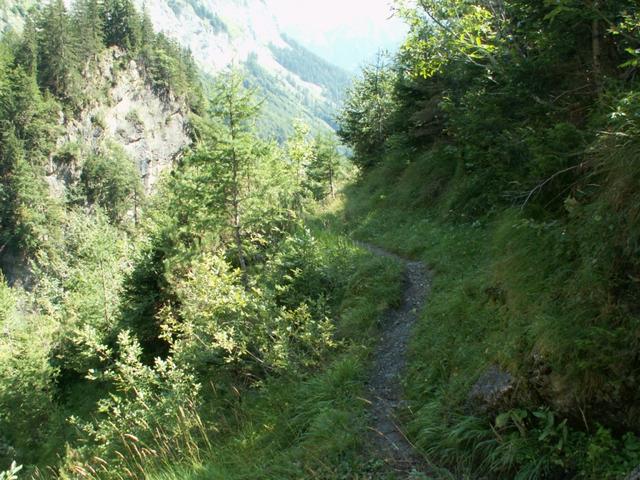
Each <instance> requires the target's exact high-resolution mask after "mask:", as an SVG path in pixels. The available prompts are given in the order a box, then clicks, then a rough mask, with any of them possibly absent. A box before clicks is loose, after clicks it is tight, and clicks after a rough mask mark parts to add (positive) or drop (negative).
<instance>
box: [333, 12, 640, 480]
mask: <svg viewBox="0 0 640 480" xmlns="http://www.w3.org/2000/svg"><path fill="white" fill-rule="evenodd" d="M402 14H403V15H404V16H405V17H406V18H407V19H408V20H409V21H410V26H411V29H410V32H409V36H408V39H407V41H406V43H405V45H404V46H403V48H402V49H401V52H400V53H399V54H398V56H397V57H396V58H395V60H394V62H393V63H392V64H389V65H386V66H385V65H383V64H382V65H381V64H378V65H374V66H373V67H371V68H370V69H368V70H365V73H364V75H363V76H362V78H361V80H360V81H359V83H358V84H356V86H355V87H354V89H353V92H352V96H351V99H350V100H348V101H347V103H346V108H345V110H344V111H343V113H342V124H341V136H342V138H343V139H344V140H345V141H346V142H347V143H349V144H351V145H352V146H353V148H354V151H355V152H356V157H355V159H354V160H355V162H356V163H358V164H360V165H361V166H362V167H363V172H362V176H361V179H360V181H359V182H358V183H357V184H356V185H355V186H353V187H352V188H351V189H350V190H348V191H347V194H346V198H347V201H346V207H345V212H344V215H345V216H346V219H347V220H348V222H350V223H352V224H353V227H352V229H353V232H354V235H356V236H357V237H358V238H362V239H364V240H367V241H374V242H378V243H380V244H381V245H383V246H385V247H387V248H390V249H392V250H395V251H398V252H400V253H402V254H405V255H409V256H419V257H420V258H422V259H424V261H425V262H427V263H428V264H429V265H431V266H432V268H433V269H434V274H435V280H434V288H433V292H432V295H431V298H430V300H429V304H428V307H427V309H426V311H425V312H424V314H423V317H422V321H421V323H420V324H419V326H418V328H417V331H416V337H415V339H414V343H413V354H412V360H411V362H410V364H411V366H410V372H409V373H408V377H407V391H408V395H409V397H410V400H411V412H412V413H410V414H408V416H407V422H408V425H409V426H410V430H411V438H412V439H413V440H414V441H415V442H416V444H417V445H418V446H419V447H420V448H421V449H423V451H424V452H425V453H426V454H427V455H428V456H429V457H430V458H432V459H433V460H434V461H436V462H441V463H442V464H443V465H447V466H452V467H453V468H454V469H457V470H458V471H459V472H460V473H465V472H466V473H468V472H471V471H473V472H475V473H476V474H483V475H489V476H490V477H491V478H493V477H496V478H505V477H509V478H557V477H558V476H560V477H562V478H566V477H568V478H593V479H596V478H598V479H600V478H622V477H624V476H625V474H626V473H628V472H630V471H631V470H632V469H633V468H634V467H635V465H636V464H637V463H639V462H640V455H639V448H638V445H639V444H640V441H639V439H638V437H637V436H636V433H637V431H638V428H639V426H640V424H639V423H638V418H640V417H638V412H637V405H638V397H637V392H638V384H637V378H636V377H637V369H638V361H637V360H638V355H637V351H638V345H637V341H636V340H637V327H638V300H639V299H640V291H639V290H638V285H639V284H638V281H637V272H638V267H639V265H638V262H637V259H638V234H639V232H640V231H639V230H638V227H637V226H638V222H637V220H638V211H637V196H638V169H637V167H636V166H635V157H636V156H637V152H638V145H637V141H636V138H637V130H638V122H637V119H636V114H635V112H636V110H637V94H636V90H637V87H638V84H637V81H636V73H637V51H636V49H637V47H638V45H639V44H640V36H638V32H639V28H640V27H639V25H640V24H639V23H638V17H637V15H638V11H637V5H636V4H635V2H625V1H619V2H606V3H605V2H581V1H573V0H568V1H563V2H541V3H536V4H535V5H534V4H533V3H531V2H522V1H518V0H515V1H507V2H499V3H489V2H458V1H456V0H451V1H444V2H443V1H438V2H430V1H423V2H419V4H418V6H417V7H412V8H404V9H402ZM382 78H384V79H389V78H390V79H392V81H386V80H385V81H384V82H381V79H382ZM382 86H386V87H385V88H386V90H381V88H382ZM375 106H377V107H378V108H379V112H380V114H379V115H377V116H372V117H371V118H368V117H367V118H365V117H362V116H359V114H358V112H359V109H366V110H367V111H369V112H372V111H374V107H375ZM363 122H364V125H363ZM381 139H382V140H381ZM492 366H498V367H499V368H500V369H503V370H504V371H507V372H509V373H510V374H511V375H512V376H513V377H514V379H515V386H514V388H513V391H512V392H511V394H510V395H509V396H508V397H506V398H502V399H501V403H500V404H499V405H498V406H497V410H495V409H494V410H492V411H488V412H487V411H481V410H479V409H478V408H473V407H470V403H469V401H470V400H469V398H470V397H469V395H470V391H471V389H472V387H473V385H474V383H475V382H476V381H477V380H478V379H479V378H481V377H482V375H483V373H485V372H487V370H488V369H489V368H490V367H492Z"/></svg>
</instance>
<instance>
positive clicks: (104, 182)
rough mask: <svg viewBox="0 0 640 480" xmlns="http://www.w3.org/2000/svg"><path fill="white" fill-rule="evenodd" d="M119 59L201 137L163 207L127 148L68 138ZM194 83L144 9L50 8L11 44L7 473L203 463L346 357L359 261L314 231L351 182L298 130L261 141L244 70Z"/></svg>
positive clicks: (2, 73) (5, 227)
mask: <svg viewBox="0 0 640 480" xmlns="http://www.w3.org/2000/svg"><path fill="white" fill-rule="evenodd" d="M113 52H116V53H115V54H114V53H113ZM105 58H107V59H108V61H111V60H112V59H115V60H114V61H115V62H118V60H119V61H120V63H121V65H118V64H117V63H116V65H115V67H114V68H116V69H118V68H122V69H125V68H130V65H132V64H134V65H137V66H138V68H139V71H140V72H139V73H140V75H141V77H142V78H143V79H144V81H146V82H147V84H148V86H149V87H151V90H153V92H155V94H156V95H157V96H158V98H159V99H160V100H166V101H168V102H169V101H171V102H181V103H182V104H184V105H186V106H187V107H188V108H190V110H191V113H192V118H191V120H192V122H191V124H190V125H189V127H188V128H189V133H190V134H191V136H192V139H193V144H192V145H191V147H190V148H185V151H184V152H182V154H181V157H180V161H179V164H177V165H176V168H175V169H174V171H173V172H172V173H171V174H170V175H167V176H166V178H164V179H163V180H162V181H161V182H160V187H159V188H158V191H157V192H156V193H155V194H154V195H152V196H150V197H148V198H145V195H144V191H143V189H142V183H141V171H140V170H139V166H138V165H136V164H134V162H133V161H132V160H131V158H129V157H128V156H127V154H126V152H125V150H124V148H123V147H122V146H121V145H120V144H118V143H116V142H115V141H109V142H106V141H104V142H102V141H101V142H98V143H97V144H95V145H93V144H90V143H89V142H87V144H86V145H83V144H80V143H79V142H69V141H66V142H65V141H62V140H61V136H62V135H63V134H64V130H65V127H66V124H65V123H64V120H65V119H67V118H73V116H74V115H75V114H76V113H77V112H79V111H81V110H83V109H84V108H86V107H87V106H88V105H93V104H94V103H95V102H99V101H101V100H104V101H108V100H106V99H102V98H101V97H100V95H101V92H100V91H97V92H96V91H95V90H96V89H95V88H94V87H93V85H92V84H91V82H86V84H83V80H81V79H82V77H89V78H91V76H92V75H93V74H94V69H95V70H97V71H100V70H99V69H100V68H102V64H103V63H104V62H105V61H107V60H105ZM198 75H199V74H198V72H197V71H196V68H195V66H194V63H193V60H192V59H191V57H190V55H189V54H188V52H185V51H183V50H182V49H181V48H180V47H178V46H177V45H176V44H174V43H173V42H171V41H170V40H168V39H167V38H166V37H165V36H163V35H158V34H156V33H154V32H153V29H152V28H151V24H150V22H149V19H148V17H147V16H146V15H144V14H140V13H138V12H137V11H136V9H135V8H134V7H133V4H132V3H131V2H130V1H129V0H108V1H96V0H78V1H77V2H75V3H74V7H73V10H71V11H70V12H69V11H67V10H66V8H65V5H64V3H63V2H62V1H61V0H60V1H58V0H55V1H53V2H50V3H48V4H47V5H46V6H44V7H43V8H42V9H41V10H39V11H37V12H35V11H34V12H33V14H32V15H30V16H29V18H28V20H27V23H26V25H25V29H24V33H23V35H21V36H17V35H13V34H12V35H6V36H5V37H3V39H2V41H1V42H0V124H1V129H0V131H1V132H2V134H1V137H0V197H1V201H0V204H1V205H2V207H1V210H0V222H1V224H0V226H1V232H2V233H1V234H0V235H1V237H0V259H1V260H2V272H3V274H2V275H0V329H1V330H2V332H3V335H2V338H1V339H0V365H1V366H0V432H1V433H0V471H1V472H2V473H0V478H14V475H15V474H18V472H20V475H23V474H26V475H27V476H28V475H33V476H36V477H38V478H42V477H47V476H51V477H55V478H59V477H63V478H76V477H78V476H80V477H87V476H89V477H93V478H123V477H127V478H142V477H143V476H144V475H145V470H146V469H148V470H149V471H151V470H154V469H158V468H159V467H160V466H161V465H164V466H167V465H168V464H169V463H171V462H176V463H178V462H183V461H184V460H185V459H191V460H192V461H196V460H198V459H201V458H202V457H201V455H203V454H204V452H209V450H210V449H211V445H212V442H213V441H214V437H215V435H216V432H219V429H221V428H222V426H221V425H222V423H223V422H224V421H225V420H224V418H226V416H227V415H229V414H231V412H234V409H233V408H231V406H230V405H231V404H232V403H233V402H232V401H233V399H234V398H235V396H236V395H240V394H241V392H243V393H242V394H244V392H248V393H247V394H249V393H250V392H254V391H260V390H261V389H263V388H266V387H265V385H266V384H267V383H269V382H271V381H276V379H281V378H288V377H290V376H292V375H296V376H298V377H301V378H304V377H306V376H309V375H310V373H311V372H312V371H314V370H315V369H318V368H319V367H320V366H322V365H323V363H324V362H325V361H326V359H327V358H328V357H327V355H328V353H329V352H332V351H337V349H338V346H339V342H338V339H337V338H336V335H335V331H336V325H335V323H334V318H335V316H336V314H337V310H338V308H339V307H340V301H341V296H342V295H344V292H345V289H346V288H347V287H348V275H349V274H350V272H352V271H353V269H351V268H350V267H346V266H344V265H342V264H339V262H341V261H342V259H341V257H340V255H338V254H329V253H327V252H326V251H324V250H323V249H322V248H321V245H320V244H319V242H318V240H317V239H316V238H315V236H314V235H313V234H312V233H311V232H310V231H309V229H308V228H307V227H306V226H305V224H304V221H303V217H304V215H305V214H306V211H307V210H308V209H309V208H310V207H311V206H312V205H313V204H314V202H322V201H324V200H325V198H326V197H328V196H330V195H331V192H335V182H337V181H339V180H340V179H341V178H344V175H345V172H346V162H345V161H344V159H343V157H342V156H340V155H339V154H338V150H337V144H336V143H335V141H333V140H332V139H330V138H329V137H323V138H321V139H320V138H319V139H318V140H316V139H313V138H311V136H310V135H309V129H308V127H305V126H303V125H302V124H300V127H299V128H298V130H296V131H299V132H300V133H299V134H297V135H296V136H295V138H292V139H291V140H290V142H288V143H287V147H286V148H285V147H280V146H279V145H278V144H277V143H276V142H275V141H274V140H265V139H263V138H262V137H260V136H258V134H257V130H256V122H257V119H258V118H259V113H260V102H259V101H258V100H257V99H256V98H255V96H254V91H253V90H249V89H247V88H246V85H247V82H246V81H245V80H244V78H243V77H242V75H241V74H240V73H239V72H229V73H228V74H224V75H221V76H220V78H219V79H216V82H215V85H214V87H213V89H212V91H211V98H209V99H208V100H207V101H205V100H204V99H203V95H202V88H201V86H200V84H199V82H198V80H197V79H198ZM114 78H115V79H116V80H114V81H117V77H114ZM131 115H133V116H135V115H134V114H130V116H131ZM133 120H135V118H134V119H133ZM91 121H92V123H93V124H94V125H97V127H100V124H101V122H103V121H104V120H101V119H100V118H92V120H91ZM128 121H129V120H128ZM294 144H295V149H294V148H293V146H292V145H294ZM294 150H295V154H294V153H293V152H294ZM53 166H56V167H64V169H65V170H64V171H66V172H69V173H68V178H66V179H63V180H59V179H58V180H57V181H64V182H66V183H65V185H64V187H63V188H62V189H61V191H53V187H52V183H51V176H52V175H54V174H55V173H54V171H53ZM345 248H346V247H345ZM349 254H350V255H353V256H358V255H360V253H359V252H358V251H357V250H356V249H352V250H351V251H349ZM290 378H294V377H290ZM14 461H16V462H17V463H15V464H14V463H12V462H14ZM20 465H22V467H20ZM7 468H9V470H6V471H4V470H5V469H7Z"/></svg>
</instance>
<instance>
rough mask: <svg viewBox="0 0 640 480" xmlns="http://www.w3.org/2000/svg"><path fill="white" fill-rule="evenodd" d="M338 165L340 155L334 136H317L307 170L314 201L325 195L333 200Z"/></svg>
mask: <svg viewBox="0 0 640 480" xmlns="http://www.w3.org/2000/svg"><path fill="white" fill-rule="evenodd" d="M339 164H340V153H339V152H338V143H337V141H336V139H335V138H334V136H332V135H328V134H320V135H318V136H317V137H316V138H315V141H314V155H313V158H312V161H311V164H310V165H309V168H308V176H309V179H310V180H311V184H312V190H313V193H314V196H315V197H316V199H318V200H320V199H322V198H324V197H326V196H327V195H330V196H331V198H335V194H336V175H337V170H338V166H339Z"/></svg>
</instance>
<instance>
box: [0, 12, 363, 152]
mask: <svg viewBox="0 0 640 480" xmlns="http://www.w3.org/2000/svg"><path fill="white" fill-rule="evenodd" d="M65 1H66V3H68V4H71V3H73V1H72V0H65ZM133 2H134V3H135V5H136V6H137V8H138V9H139V10H140V11H143V10H144V11H146V12H147V14H148V15H149V17H150V18H151V21H152V23H153V26H154V28H155V29H156V30H157V31H161V32H163V33H164V34H165V35H167V36H168V37H170V38H172V39H174V40H176V41H177V42H178V43H180V44H181V45H182V46H183V47H186V48H188V49H189V50H190V51H191V53H192V55H193V57H194V59H195V60H196V62H197V64H198V65H199V67H200V68H201V69H202V71H203V72H204V73H205V78H206V77H210V76H215V75H216V74H217V73H218V72H220V71H221V70H223V69H224V68H226V67H227V66H229V65H230V64H235V65H238V66H244V67H246V70H247V73H248V77H249V78H248V81H249V83H250V84H251V85H253V86H255V87H257V89H258V90H259V91H260V94H262V95H264V100H265V102H264V107H263V110H264V114H263V117H262V118H261V119H260V122H259V123H260V125H259V127H260V129H261V131H262V132H264V133H265V134H266V135H269V136H275V137H276V138H278V139H280V140H282V139H283V138H284V137H286V136H287V135H288V134H289V133H290V132H291V131H292V129H291V125H292V123H293V120H294V119H301V120H303V121H304V122H306V123H308V124H309V125H310V126H311V127H312V129H313V130H315V131H322V130H329V129H333V128H335V120H334V116H335V113H336V111H337V109H338V108H339V106H340V103H341V100H342V96H343V93H344V92H345V90H346V88H347V86H348V85H349V83H350V80H351V78H350V75H349V74H348V73H347V72H346V71H344V70H342V69H340V68H339V67H336V66H334V65H332V64H330V63H329V62H327V61H325V60H323V59H322V58H320V57H319V56H317V55H315V54H314V53H312V52H310V51H309V50H308V49H306V48H305V47H303V46H302V45H301V44H300V43H298V42H296V41H295V40H294V39H292V38H290V37H288V36H286V35H285V34H284V33H283V32H282V31H281V30H280V27H279V26H278V22H277V20H276V18H275V17H274V16H273V14H272V12H271V10H270V8H269V4H268V2H267V1H265V0H133ZM36 3H37V2H35V1H33V0H0V32H2V31H4V30H7V29H10V28H17V29H19V28H21V26H22V24H23V22H24V15H25V14H26V12H27V10H28V7H30V6H31V5H33V4H36Z"/></svg>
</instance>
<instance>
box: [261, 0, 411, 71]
mask: <svg viewBox="0 0 640 480" xmlns="http://www.w3.org/2000/svg"><path fill="white" fill-rule="evenodd" d="M392 4H393V0H270V1H269V5H270V6H271V8H272V10H273V12H274V14H275V16H276V18H277V19H278V21H279V23H280V26H281V28H282V30H284V31H285V32H286V33H288V34H290V35H291V36H292V37H293V38H294V39H296V40H298V41H299V42H300V43H302V44H303V45H305V46H306V47H308V48H310V49H311V50H312V51H314V52H316V53H318V54H320V55H321V56H322V57H324V58H326V59H327V60H329V61H331V62H333V63H335V64H337V65H339V66H341V67H343V68H345V69H347V70H350V71H356V70H358V67H360V66H361V65H362V64H363V63H364V62H367V61H370V60H371V59H372V58H373V57H374V56H375V54H376V52H377V51H378V50H379V49H383V48H384V49H390V50H393V49H395V48H397V46H398V45H399V44H400V42H401V41H402V39H403V38H404V36H405V33H406V26H405V25H404V24H403V23H402V21H401V20H400V19H398V18H396V17H393V18H390V17H392V14H393V9H392Z"/></svg>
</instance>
